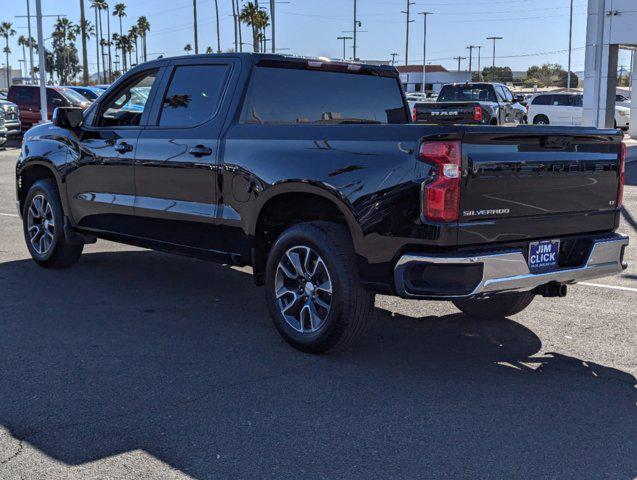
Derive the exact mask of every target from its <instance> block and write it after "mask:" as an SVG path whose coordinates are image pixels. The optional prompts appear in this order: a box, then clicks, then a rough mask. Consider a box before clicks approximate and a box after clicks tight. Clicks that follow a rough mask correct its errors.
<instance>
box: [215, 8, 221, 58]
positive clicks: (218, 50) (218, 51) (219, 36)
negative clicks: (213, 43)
mask: <svg viewBox="0 0 637 480" xmlns="http://www.w3.org/2000/svg"><path fill="white" fill-rule="evenodd" d="M215 17H216V18H217V53H221V33H220V30H219V2H218V1H217V0H215Z"/></svg>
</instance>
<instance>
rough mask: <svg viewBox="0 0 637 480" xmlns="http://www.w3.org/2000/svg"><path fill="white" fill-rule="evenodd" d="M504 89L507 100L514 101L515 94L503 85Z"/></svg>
mask: <svg viewBox="0 0 637 480" xmlns="http://www.w3.org/2000/svg"><path fill="white" fill-rule="evenodd" d="M502 91H503V92H504V98H506V101H507V102H512V101H513V94H512V93H511V90H509V89H508V88H507V87H502Z"/></svg>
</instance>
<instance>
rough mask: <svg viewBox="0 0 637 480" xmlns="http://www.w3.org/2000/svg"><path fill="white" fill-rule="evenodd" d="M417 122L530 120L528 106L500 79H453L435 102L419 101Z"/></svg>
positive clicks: (415, 109) (415, 111)
mask: <svg viewBox="0 0 637 480" xmlns="http://www.w3.org/2000/svg"><path fill="white" fill-rule="evenodd" d="M412 117H413V120H414V122H417V123H432V124H440V125H448V124H465V125H519V124H521V123H527V115H526V108H525V107H524V106H522V104H520V102H519V101H518V97H515V96H513V94H512V93H511V91H510V90H509V89H508V88H507V86H506V85H502V84H500V83H450V84H447V85H444V86H443V87H442V89H441V90H440V94H439V95H438V98H437V100H436V101H435V102H418V103H416V104H415V105H414V107H413V109H412Z"/></svg>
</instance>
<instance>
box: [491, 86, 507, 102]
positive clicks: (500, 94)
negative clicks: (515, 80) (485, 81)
mask: <svg viewBox="0 0 637 480" xmlns="http://www.w3.org/2000/svg"><path fill="white" fill-rule="evenodd" d="M493 88H494V89H495V94H496V95H497V96H498V102H504V101H506V99H505V95H504V91H503V90H502V87H501V86H500V85H494V86H493Z"/></svg>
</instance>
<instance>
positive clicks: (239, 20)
mask: <svg viewBox="0 0 637 480" xmlns="http://www.w3.org/2000/svg"><path fill="white" fill-rule="evenodd" d="M232 1H233V2H236V5H237V30H238V32H239V51H240V52H243V38H242V36H241V8H240V7H239V0H232Z"/></svg>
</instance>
